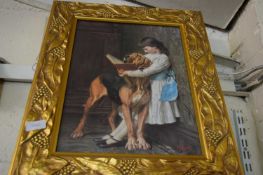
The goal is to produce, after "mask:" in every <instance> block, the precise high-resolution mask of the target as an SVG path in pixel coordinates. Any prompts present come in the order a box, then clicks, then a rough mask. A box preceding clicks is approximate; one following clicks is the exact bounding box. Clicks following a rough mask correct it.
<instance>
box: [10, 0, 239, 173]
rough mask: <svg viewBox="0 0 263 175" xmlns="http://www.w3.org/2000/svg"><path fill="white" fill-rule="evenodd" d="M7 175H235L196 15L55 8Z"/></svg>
mask: <svg viewBox="0 0 263 175" xmlns="http://www.w3.org/2000/svg"><path fill="white" fill-rule="evenodd" d="M10 174H243V169H242V166H241V163H240V159H239V155H238V153H237V148H236V145H235V143H234V138H233V135H232V131H231V127H230V122H229V119H228V115H227V112H226V107H225V104H224V100H223V95H222V92H221V89H220V85H219V80H218V76H217V74H216V69H215V64H214V60H213V56H212V53H211V50H210V47H209V43H208V39H207V35H206V31H205V26H204V24H203V21H202V17H201V14H200V12H196V11H188V10H169V9H158V8H144V7H128V6H116V5H110V4H107V5H103V4H85V3H76V2H62V1H55V2H54V4H53V7H52V11H51V15H50V17H49V22H48V26H47V29H46V34H45V38H44V41H43V44H42V48H41V53H40V59H39V62H38V65H37V69H36V73H35V77H34V81H33V83H32V89H31V92H30V96H29V99H28V103H27V107H26V111H25V115H24V119H23V123H22V126H21V130H20V136H19V139H18V142H17V146H16V150H15V155H14V158H13V162H12V165H11V168H10Z"/></svg>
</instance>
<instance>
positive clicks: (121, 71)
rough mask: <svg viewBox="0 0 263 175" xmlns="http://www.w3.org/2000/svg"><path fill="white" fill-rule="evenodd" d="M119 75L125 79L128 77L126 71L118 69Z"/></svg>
mask: <svg viewBox="0 0 263 175" xmlns="http://www.w3.org/2000/svg"><path fill="white" fill-rule="evenodd" d="M118 74H119V76H121V77H123V76H124V75H127V74H126V71H125V70H124V69H118Z"/></svg>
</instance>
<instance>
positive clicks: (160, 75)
mask: <svg viewBox="0 0 263 175" xmlns="http://www.w3.org/2000/svg"><path fill="white" fill-rule="evenodd" d="M167 75H168V71H167V70H164V71H162V72H160V73H158V74H154V75H152V76H151V80H165V79H166V78H167Z"/></svg>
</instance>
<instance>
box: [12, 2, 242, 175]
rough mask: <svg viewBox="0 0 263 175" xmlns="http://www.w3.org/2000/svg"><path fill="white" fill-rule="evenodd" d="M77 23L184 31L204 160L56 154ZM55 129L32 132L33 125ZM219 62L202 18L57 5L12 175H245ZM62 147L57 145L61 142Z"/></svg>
mask: <svg viewBox="0 0 263 175" xmlns="http://www.w3.org/2000/svg"><path fill="white" fill-rule="evenodd" d="M77 20H92V21H109V22H116V23H123V22H125V23H137V24H145V25H147V24H148V25H163V26H177V27H179V28H180V31H181V35H182V42H183V46H184V54H185V61H186V66H187V73H188V77H189V82H190V87H191V92H192V98H193V102H194V107H195V114H196V121H197V125H198V130H199V137H200V142H201V147H202V155H201V156H166V157H160V158H158V157H157V158H156V157H147V156H146V157H143V156H138V157H134V156H132V157H128V158H127V157H124V156H118V157H114V156H112V157H110V156H106V157H103V156H94V155H93V156H89V155H78V154H76V155H74V154H56V153H55V152H54V149H53V145H51V143H53V142H54V141H52V140H54V139H55V138H56V137H55V135H56V134H57V133H54V131H56V130H57V129H56V128H58V127H59V124H58V123H59V121H57V120H58V119H57V117H56V116H58V115H60V114H61V111H62V109H61V105H58V103H59V102H60V101H63V100H64V94H62V93H61V92H65V88H66V82H67V75H68V72H69V65H70V58H71V51H72V47H73V41H74V31H75V28H76V23H77ZM40 119H44V120H46V121H47V127H46V128H45V129H42V130H37V131H30V132H26V131H25V122H26V121H34V120H40ZM230 126H231V125H230V121H229V119H228V115H227V111H226V106H225V103H224V100H223V94H222V91H221V89H220V85H219V79H218V76H217V73H216V69H215V64H214V59H213V56H212V53H211V49H210V46H209V43H208V38H207V34H206V31H205V26H204V23H203V19H202V17H201V14H200V12H195V11H189V10H168V9H159V8H142V7H128V6H117V5H109V4H107V5H102V4H84V3H77V2H61V1H55V2H54V4H53V7H52V11H51V15H50V17H49V22H48V26H47V29H46V34H45V38H44V41H43V44H42V49H41V53H40V59H39V62H38V66H37V70H36V73H35V77H34V81H33V84H32V89H31V92H30V96H29V100H28V103H27V107H26V111H25V115H24V119H23V123H22V127H21V129H20V136H19V139H18V142H17V146H16V151H15V155H14V157H13V161H12V164H11V168H10V171H9V174H185V175H196V174H244V172H243V168H242V166H241V162H240V158H239V155H238V152H237V147H236V145H235V141H234V138H233V134H232V131H231V127H230ZM55 142H56V141H55Z"/></svg>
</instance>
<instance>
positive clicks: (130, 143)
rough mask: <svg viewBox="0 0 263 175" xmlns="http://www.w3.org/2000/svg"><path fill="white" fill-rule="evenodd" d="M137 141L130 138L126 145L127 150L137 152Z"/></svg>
mask: <svg viewBox="0 0 263 175" xmlns="http://www.w3.org/2000/svg"><path fill="white" fill-rule="evenodd" d="M137 146H138V145H137V141H136V139H135V138H134V137H132V138H128V141H127V143H126V145H125V148H126V149H128V150H136V149H137Z"/></svg>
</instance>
